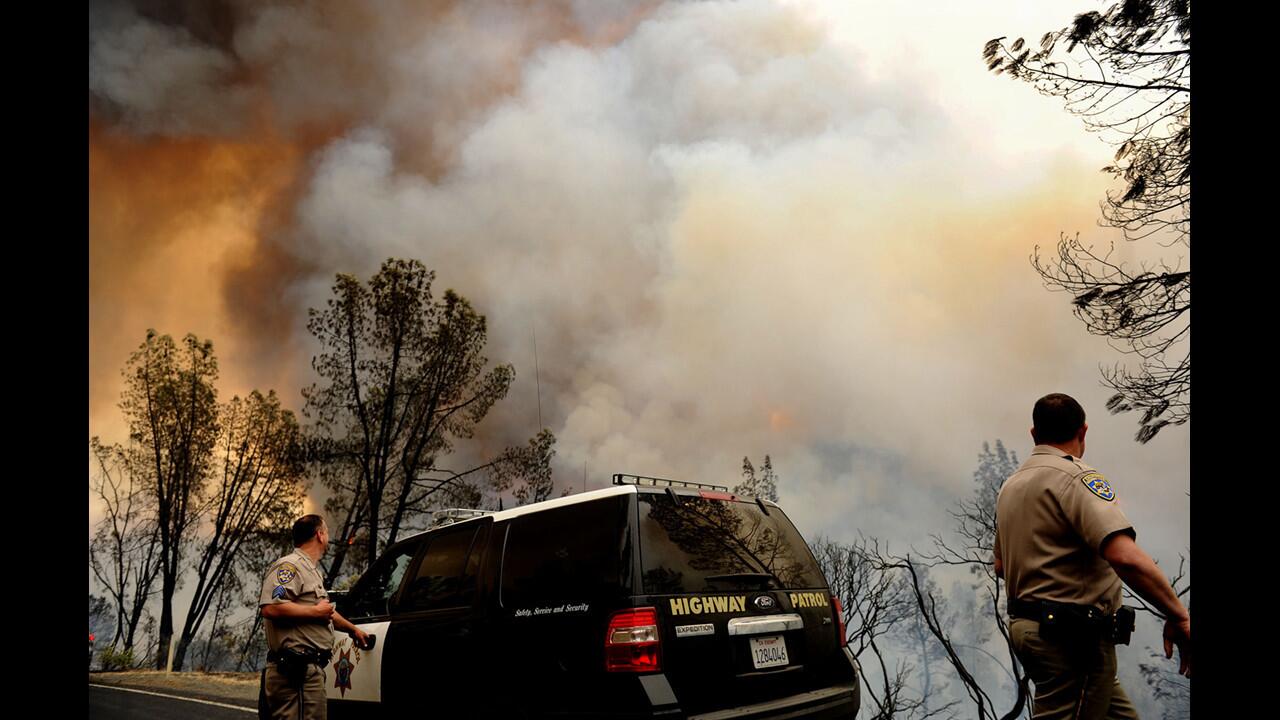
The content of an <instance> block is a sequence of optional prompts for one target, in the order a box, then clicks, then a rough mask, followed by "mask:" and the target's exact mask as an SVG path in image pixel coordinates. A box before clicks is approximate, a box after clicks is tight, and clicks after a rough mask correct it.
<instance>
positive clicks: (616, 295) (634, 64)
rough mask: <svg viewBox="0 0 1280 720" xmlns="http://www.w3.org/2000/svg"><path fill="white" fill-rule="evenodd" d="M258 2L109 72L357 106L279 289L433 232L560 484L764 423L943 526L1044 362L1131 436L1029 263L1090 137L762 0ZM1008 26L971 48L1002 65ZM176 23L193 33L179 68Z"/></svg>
mask: <svg viewBox="0 0 1280 720" xmlns="http://www.w3.org/2000/svg"><path fill="white" fill-rule="evenodd" d="M235 12H236V23H237V24H236V25H235V28H234V30H233V31H232V32H230V33H229V34H228V35H227V37H228V38H229V39H228V40H227V41H226V42H225V43H223V44H222V45H218V44H217V43H213V44H208V45H200V44H199V42H197V41H196V40H195V39H194V36H193V35H191V34H189V33H185V31H182V30H180V29H177V28H173V27H161V26H160V25H157V24H156V23H155V22H153V21H151V20H144V19H142V18H141V16H139V15H136V14H135V15H129V16H128V17H127V18H126V19H127V22H126V21H124V20H119V19H117V20H116V21H114V23H108V24H105V25H103V27H105V28H106V29H105V30H102V31H100V32H98V33H97V34H96V35H95V34H94V33H91V92H93V93H94V94H95V97H99V98H100V99H101V100H103V101H109V102H110V103H114V105H115V106H118V107H117V111H118V113H119V114H120V116H121V117H124V118H127V119H128V122H131V123H133V124H134V125H136V126H137V127H138V128H140V129H148V128H149V129H151V130H153V131H160V130H163V131H166V132H173V133H175V134H181V133H183V132H194V131H195V128H198V127H200V123H199V122H198V119H199V118H205V117H206V116H207V115H208V114H209V112H212V111H210V110H208V108H210V107H213V106H212V105H208V103H213V102H215V101H217V102H227V103H233V104H234V103H241V102H243V97H242V96H243V94H245V93H250V94H252V96H253V97H256V98H259V99H260V101H262V102H265V103H266V105H267V107H269V108H270V116H271V118H272V122H274V123H275V125H274V127H275V128H276V129H277V131H280V132H284V133H286V134H287V133H289V132H295V131H299V132H300V131H301V129H305V128H306V127H308V126H325V125H326V124H337V125H339V126H343V127H350V128H352V129H350V130H348V131H346V132H344V133H342V135H341V137H339V138H338V139H336V140H334V141H332V142H329V143H327V144H326V145H324V146H323V147H322V148H320V149H319V150H318V151H317V152H316V153H315V155H314V156H313V157H312V158H311V159H310V162H309V163H308V165H307V174H306V175H305V177H304V178H303V183H304V184H303V186H302V187H301V192H300V195H299V198H298V200H297V204H296V207H295V208H294V209H293V211H292V215H291V216H290V217H291V218H292V221H293V225H292V227H290V228H288V230H287V231H286V232H284V233H282V234H280V235H279V236H276V237H273V238H271V239H270V241H271V242H276V243H283V244H284V248H285V251H286V254H288V255H291V256H293V257H297V258H300V259H305V261H306V264H307V266H308V267H310V268H314V269H315V272H313V273H312V274H310V275H309V276H307V277H306V278H304V279H303V280H301V281H299V282H297V283H296V284H295V285H294V286H292V287H290V288H287V289H284V290H282V291H281V292H280V293H273V294H272V295H276V296H278V295H280V294H284V295H285V296H287V297H293V298H298V305H299V306H300V307H298V308H296V309H297V310H301V307H305V306H311V307H318V306H320V305H321V304H322V303H323V301H324V299H325V298H326V297H327V295H328V292H329V285H330V283H331V281H332V273H334V272H354V273H357V274H359V275H361V276H365V277H367V276H368V275H370V274H371V273H372V272H374V271H375V270H376V268H377V266H378V264H379V263H380V262H381V261H382V260H383V259H384V258H386V257H388V256H402V257H414V258H419V259H421V260H423V261H424V262H425V263H426V264H427V265H428V266H429V267H432V268H433V269H435V270H436V271H437V273H438V280H437V285H438V286H439V287H440V289H443V288H444V287H446V286H449V287H455V288H457V289H458V290H459V291H460V292H462V293H463V294H464V295H465V296H467V297H468V298H470V299H472V300H473V302H475V303H476V305H477V306H478V307H479V308H480V309H481V310H482V311H483V312H485V313H486V314H487V315H488V317H489V319H490V327H491V343H490V351H489V356H490V357H491V358H493V359H494V360H496V361H500V362H506V361H509V362H513V363H515V365H516V367H517V372H518V381H517V384H516V386H515V387H514V388H513V391H512V395H511V397H510V398H508V400H507V401H505V402H504V403H502V404H500V405H499V406H498V407H497V408H495V410H494V412H493V413H492V415H491V417H490V421H489V423H488V425H489V426H490V428H491V430H490V432H492V433H497V434H498V435H500V436H502V438H503V439H504V440H507V441H518V440H519V439H520V438H522V437H527V436H529V435H531V434H532V433H533V432H534V431H536V429H537V415H538V409H537V408H536V407H535V406H536V405H537V404H538V403H539V397H540V402H541V413H542V418H543V422H544V423H545V424H546V425H548V426H550V427H551V428H552V429H553V430H554V431H555V432H556V434H557V437H558V445H557V450H558V453H559V455H558V465H557V471H558V477H560V478H561V481H562V482H563V483H564V484H565V485H568V486H573V487H577V486H578V483H579V481H580V478H581V475H582V473H583V471H584V470H586V471H587V472H588V474H589V484H590V485H593V486H598V485H600V484H602V483H604V482H607V476H608V474H609V473H612V472H618V471H624V472H637V473H645V474H655V475H665V476H676V477H686V478H694V479H699V480H703V481H710V482H719V483H724V484H733V482H734V481H735V480H736V473H737V469H738V467H739V465H740V462H741V458H742V457H743V456H744V455H750V456H752V458H753V460H755V461H756V462H757V463H758V462H759V460H760V459H761V458H762V456H763V455H764V454H765V453H769V454H771V455H772V456H773V458H774V465H775V467H777V468H778V469H779V472H780V473H781V476H782V487H781V490H782V494H783V497H784V500H787V499H788V498H793V499H794V506H793V507H795V510H794V511H793V515H796V516H797V520H798V521H800V522H801V525H802V527H807V528H813V529H814V530H815V531H816V530H834V529H838V528H840V527H842V526H843V525H845V524H848V523H849V522H850V520H849V519H850V518H860V519H861V520H865V521H866V522H867V523H870V524H871V525H874V524H875V523H882V524H883V525H884V530H885V531H886V532H889V533H892V532H901V531H902V528H903V527H904V526H909V525H911V524H917V525H918V524H920V523H924V524H931V525H932V524H937V523H945V522H946V521H947V519H946V517H945V513H944V512H943V511H944V509H945V506H946V505H947V504H948V502H949V499H950V498H954V497H955V496H956V495H958V494H963V493H966V492H967V491H968V483H969V477H970V474H971V472H972V470H973V466H974V461H975V458H976V454H977V452H978V450H979V448H980V447H981V443H982V441H983V440H994V439H995V438H997V437H1001V438H1004V439H1005V440H1006V442H1008V443H1009V445H1010V447H1011V448H1019V447H1023V445H1025V443H1024V439H1025V426H1026V424H1027V419H1026V416H1027V415H1028V412H1029V410H1028V409H1029V407H1030V404H1031V402H1032V401H1033V400H1034V398H1035V397H1038V396H1039V395H1041V394H1043V393H1045V392H1049V391H1055V390H1065V391H1068V392H1074V393H1076V394H1077V395H1079V396H1080V397H1081V400H1082V401H1085V402H1086V405H1087V407H1089V408H1090V409H1091V410H1093V412H1092V414H1091V419H1092V420H1094V421H1095V423H1101V425H1102V426H1104V427H1111V428H1114V432H1113V434H1115V435H1116V436H1117V442H1115V443H1114V445H1115V447H1116V450H1115V455H1116V456H1117V457H1120V456H1123V455H1125V451H1128V450H1130V447H1129V446H1128V445H1127V443H1128V440H1127V435H1128V433H1129V432H1130V429H1129V428H1130V425H1131V424H1132V420H1131V419H1130V418H1120V419H1114V420H1112V419H1105V418H1103V417H1101V416H1102V410H1101V403H1102V400H1103V399H1104V398H1105V393H1104V392H1103V391H1101V390H1100V389H1098V388H1097V387H1096V384H1097V362H1098V359H1099V358H1106V357H1109V356H1110V351H1109V349H1108V348H1107V347H1106V346H1105V344H1104V343H1102V342H1101V341H1100V340H1098V339H1096V338H1090V337H1088V336H1085V335H1084V334H1083V331H1082V330H1081V328H1080V327H1079V325H1078V324H1077V323H1076V322H1075V321H1074V319H1073V318H1071V317H1070V315H1069V312H1068V306H1067V303H1066V302H1065V298H1063V297H1061V296H1054V295H1050V294H1049V293H1046V292H1045V291H1044V290H1043V288H1041V287H1040V285H1039V282H1038V280H1037V278H1036V277H1035V275H1034V273H1033V272H1032V271H1031V270H1030V268H1029V266H1028V263H1027V255H1028V254H1029V253H1030V247H1029V246H1030V245H1031V244H1032V243H1035V242H1040V243H1049V242H1052V240H1053V239H1054V238H1055V237H1056V236H1057V233H1058V232H1059V231H1060V230H1063V229H1068V228H1085V229H1088V228H1091V227H1092V225H1093V224H1094V221H1095V219H1096V201H1097V198H1099V197H1100V196H1101V194H1102V190H1103V188H1104V186H1105V178H1104V177H1103V176H1101V175H1100V174H1098V173H1097V172H1096V166H1095V163H1094V161H1093V160H1092V159H1090V160H1087V161H1081V160H1080V159H1077V158H1075V157H1073V156H1071V155H1070V154H1067V153H1065V152H1063V153H1059V154H1058V155H1057V156H1055V157H1051V158H1049V159H1048V160H1045V159H1043V158H1037V159H1036V160H1035V161H1034V162H1030V163H1028V162H1025V161H1024V160H1023V159H1022V158H1007V157H1002V156H999V155H998V154H993V153H992V150H991V148H992V146H993V144H992V143H985V142H982V143H979V142H975V141H974V140H973V138H972V136H971V135H970V134H969V133H970V132H971V128H969V127H968V126H961V125H958V124H956V123H955V122H953V120H952V118H951V114H950V113H949V111H948V109H946V108H943V107H941V106H940V105H938V104H937V103H936V102H935V101H933V100H930V99H929V97H930V93H929V92H928V90H927V89H925V88H922V87H920V86H919V85H916V84H912V82H911V80H910V78H909V77H906V76H895V75H893V74H892V73H886V72H884V71H883V70H881V71H879V72H876V73H874V74H872V73H870V72H868V71H867V70H866V69H864V68H863V67H862V66H861V64H860V63H859V61H858V60H857V58H858V56H857V55H856V54H855V53H853V52H850V51H849V49H848V48H847V47H844V46H841V45H840V44H838V43H837V42H835V41H834V40H833V39H832V37H831V36H830V33H829V32H828V30H827V29H826V28H824V27H823V26H822V25H821V24H820V23H819V22H818V21H817V20H815V16H812V15H810V14H808V13H806V12H803V11H802V10H800V9H798V8H796V7H794V6H781V5H779V4H777V3H773V2H767V1H766V0H749V1H744V2H705V3H696V4H695V3H687V4H686V3H664V4H661V5H652V4H650V5H644V6H639V7H638V9H637V6H632V5H629V4H626V3H621V2H619V3H610V4H607V5H606V4H602V3H588V2H573V3H552V4H549V5H541V4H533V5H529V6H525V5H518V4H507V3H461V4H458V5H448V4H444V5H440V6H436V7H433V8H430V9H424V8H422V7H421V6H419V5H417V4H414V3H409V4H406V5H404V6H403V7H401V6H394V5H393V6H377V8H376V11H375V9H371V6H363V5H356V4H348V3H327V2H321V3H303V4H283V3H271V4H256V3H245V4H240V5H237V6H236V11H235ZM147 37H151V38H153V39H151V40H147V41H145V42H144V39H145V38H147ZM979 46H980V40H979V41H977V44H975V45H974V48H975V49H974V57H973V58H972V62H973V64H974V66H975V71H976V74H978V76H979V77H982V78H983V79H984V80H989V81H990V82H992V83H995V82H999V81H998V80H996V79H994V78H987V77H984V76H982V75H981V72H982V68H981V65H980V62H979V60H978V58H977V48H978V47H979ZM147 47H160V48H168V50H167V52H170V53H173V54H177V55H181V56H182V57H187V58H192V59H190V60H188V61H186V62H185V63H171V66H172V67H171V70H170V71H169V73H170V74H167V75H163V76H162V79H161V80H151V79H149V77H150V76H149V75H148V73H150V72H158V71H156V70H151V69H145V70H139V69H138V65H139V60H138V59H139V58H141V57H144V50H145V48H147ZM229 58H230V59H234V63H235V64H236V67H237V68H238V71H239V75H237V76H236V78H235V79H234V82H232V81H231V80H228V79H227V78H228V77H229V76H227V75H226V73H227V72H228V65H227V63H228V62H230V61H231V60H229ZM197 60H198V61H197ZM178 77H183V78H185V79H186V80H189V81H190V83H189V84H188V85H184V87H189V88H190V90H189V93H188V94H184V93H187V91H185V90H184V91H183V92H179V91H178V89H177V85H178V84H179V83H177V81H176V79H175V78H178ZM223 81H226V82H230V83H231V84H230V85H226V84H224V85H222V86H219V85H218V83H219V82H223ZM148 88H149V89H150V90H151V91H150V92H144V89H148ZM215 88H216V89H217V92H214V89H215ZM236 88H240V90H239V91H236ZM250 88H251V89H250ZM228 90H229V91H228ZM1024 91H1025V92H1026V93H1027V94H1030V90H1029V89H1024ZM222 112H223V113H225V114H226V115H227V116H228V117H237V115H236V112H235V111H234V110H233V109H224V110H223V111H222ZM970 112H972V111H970ZM1103 160H1105V158H1103ZM272 280H274V278H272ZM277 282H283V281H277ZM262 311H263V312H270V311H271V309H268V308H263V309H262ZM294 326H295V327H296V328H298V329H299V331H300V333H301V327H302V320H301V318H299V319H298V320H297V321H296V322H295V323H294ZM535 333H536V336H537V344H538V367H539V372H538V378H537V381H538V382H537V383H535V377H534V370H533V367H534V362H533V353H532V347H531V346H532V341H533V335H534V334H535ZM297 361H298V362H299V363H303V362H305V358H298V359H297ZM539 393H540V395H539ZM1096 426H1097V425H1095V427H1096ZM1126 462H1127V461H1126ZM1178 462H1181V461H1178ZM1099 464H1100V465H1103V464H1105V463H1103V462H1101V461H1100V462H1099ZM1134 465H1135V467H1140V463H1136V462H1135V463H1134ZM1175 465H1176V462H1175ZM1175 472H1180V473H1181V476H1182V477H1185V468H1182V469H1180V470H1178V469H1176V468H1175ZM1160 482H1168V481H1167V480H1161V481H1160ZM916 534H917V535H918V533H916Z"/></svg>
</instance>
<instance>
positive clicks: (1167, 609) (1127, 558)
mask: <svg viewBox="0 0 1280 720" xmlns="http://www.w3.org/2000/svg"><path fill="white" fill-rule="evenodd" d="M1102 557H1103V559H1105V560H1106V561H1107V562H1109V563H1111V567H1113V568H1115V571H1116V574H1117V575H1119V576H1120V579H1121V580H1124V582H1125V584H1126V585H1128V586H1129V587H1130V588H1132V589H1133V591H1134V592H1136V593H1138V595H1140V596H1141V597H1142V599H1144V600H1146V601H1147V602H1149V603H1151V604H1152V605H1155V606H1156V607H1157V608H1159V609H1160V612H1162V613H1164V614H1165V616H1166V617H1169V618H1173V619H1176V620H1182V619H1189V618H1190V617H1191V616H1190V615H1189V614H1188V613H1187V609H1186V608H1185V607H1183V605H1182V601H1181V600H1179V599H1178V595H1177V593H1175V592H1174V591H1173V588H1172V587H1171V586H1170V585H1169V581H1168V580H1167V579H1165V576H1164V573H1162V572H1160V567H1159V566H1158V565H1156V563H1155V561H1154V560H1152V559H1151V556H1150V555H1148V554H1147V553H1146V552H1144V551H1143V550H1142V548H1140V547H1138V543H1137V541H1136V540H1134V539H1133V536H1132V535H1130V534H1129V533H1127V532H1123V531H1121V532H1116V533H1112V534H1111V536H1110V537H1108V538H1107V539H1106V540H1103V541H1102Z"/></svg>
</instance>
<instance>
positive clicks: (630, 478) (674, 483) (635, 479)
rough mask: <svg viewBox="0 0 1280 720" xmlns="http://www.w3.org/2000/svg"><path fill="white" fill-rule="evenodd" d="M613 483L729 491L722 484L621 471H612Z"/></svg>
mask: <svg viewBox="0 0 1280 720" xmlns="http://www.w3.org/2000/svg"><path fill="white" fill-rule="evenodd" d="M613 484H614V485H652V486H653V487H658V486H660V485H665V486H667V487H687V488H699V489H702V490H719V491H721V492H729V488H727V487H725V486H724V485H708V484H706V483H696V482H688V481H685V480H668V479H666V478H657V477H646V476H644V475H626V474H623V473H614V475H613Z"/></svg>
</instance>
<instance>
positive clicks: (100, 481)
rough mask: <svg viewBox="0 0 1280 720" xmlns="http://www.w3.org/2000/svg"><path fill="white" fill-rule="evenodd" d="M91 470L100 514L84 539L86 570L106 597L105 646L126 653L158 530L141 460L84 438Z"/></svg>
mask: <svg viewBox="0 0 1280 720" xmlns="http://www.w3.org/2000/svg"><path fill="white" fill-rule="evenodd" d="M89 447H90V450H91V451H92V453H93V458H94V460H95V461H96V463H97V469H96V472H95V474H94V476H93V481H92V487H93V490H94V493H95V494H96V495H97V496H98V499H99V500H100V501H101V507H102V510H103V517H102V519H101V520H99V521H98V526H97V529H96V530H95V531H94V534H93V539H92V540H91V541H90V542H89V568H90V570H92V571H93V576H94V578H95V579H96V580H97V581H98V582H99V584H101V585H102V587H103V588H104V589H105V591H106V593H107V595H108V596H109V597H110V600H111V601H112V605H113V608H114V615H115V627H114V632H113V633H112V636H111V645H110V647H112V648H116V647H119V648H120V649H121V650H122V651H131V650H132V649H133V645H134V641H135V638H136V636H137V631H138V623H139V622H140V621H141V620H142V614H143V611H144V609H145V607H146V604H147V601H148V600H150V599H151V597H152V595H154V594H155V592H156V587H155V580H156V577H157V576H158V575H159V572H160V551H159V532H160V526H159V525H158V524H157V523H156V522H155V514H154V512H153V506H152V505H151V504H150V503H149V502H148V501H149V499H150V496H149V494H148V489H147V485H146V481H145V478H144V477H142V476H141V474H143V473H145V472H146V470H147V465H146V463H145V458H140V457H139V456H138V453H137V452H136V450H134V449H132V448H126V447H123V446H121V445H103V444H102V442H101V441H100V440H99V439H98V438H96V437H95V438H93V439H92V440H90V442H89Z"/></svg>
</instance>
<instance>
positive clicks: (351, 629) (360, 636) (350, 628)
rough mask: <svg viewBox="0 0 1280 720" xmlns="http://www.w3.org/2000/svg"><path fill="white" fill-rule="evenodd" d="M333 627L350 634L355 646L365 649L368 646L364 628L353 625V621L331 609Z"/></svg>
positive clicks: (367, 636) (367, 637) (367, 635)
mask: <svg viewBox="0 0 1280 720" xmlns="http://www.w3.org/2000/svg"><path fill="white" fill-rule="evenodd" d="M333 629H335V630H341V631H342V632H344V633H346V634H348V635H350V636H351V639H353V640H355V641H356V647H359V648H362V649H367V648H368V647H369V634H368V633H366V632H365V631H364V630H361V629H360V628H358V627H356V626H355V623H353V622H351V621H350V620H348V619H346V618H344V617H342V614H341V613H339V612H338V611H337V610H334V611H333Z"/></svg>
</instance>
